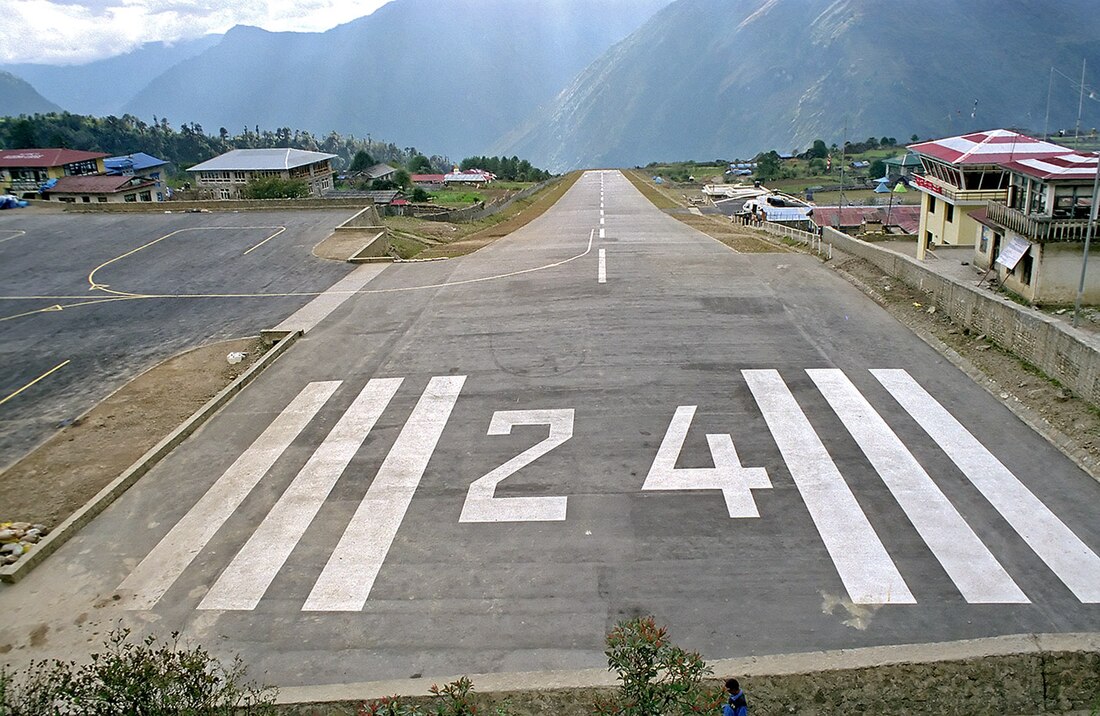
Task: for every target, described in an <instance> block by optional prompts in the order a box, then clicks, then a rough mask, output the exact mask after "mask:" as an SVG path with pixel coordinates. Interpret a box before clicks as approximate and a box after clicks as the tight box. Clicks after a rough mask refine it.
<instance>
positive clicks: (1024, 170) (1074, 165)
mask: <svg viewBox="0 0 1100 716" xmlns="http://www.w3.org/2000/svg"><path fill="white" fill-rule="evenodd" d="M1098 160H1100V157H1098V156H1097V155H1096V154H1091V153H1088V154H1086V153H1084V152H1069V153H1067V154H1061V155H1059V156H1056V157H1043V158H1035V159H1019V160H1015V161H1011V162H1005V164H1004V167H1005V168H1006V169H1008V170H1010V171H1014V172H1019V173H1020V174H1026V175H1027V176H1030V177H1034V178H1036V179H1044V180H1047V181H1089V182H1091V181H1093V180H1094V179H1095V178H1096V165H1097V161H1098Z"/></svg>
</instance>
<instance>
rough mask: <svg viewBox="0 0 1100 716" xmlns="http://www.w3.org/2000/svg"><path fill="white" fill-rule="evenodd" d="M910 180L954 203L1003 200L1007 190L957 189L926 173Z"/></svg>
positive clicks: (979, 202) (914, 176) (1006, 195)
mask: <svg viewBox="0 0 1100 716" xmlns="http://www.w3.org/2000/svg"><path fill="white" fill-rule="evenodd" d="M912 180H913V183H914V184H916V185H917V187H919V188H921V189H925V190H927V191H931V192H933V193H935V194H939V195H940V196H943V197H946V198H947V199H949V200H951V201H952V202H953V203H954V204H956V205H960V204H975V205H977V204H981V203H982V202H984V201H1004V200H1005V199H1007V198H1008V191H1007V190H1005V189H958V188H956V187H954V186H952V185H950V184H948V183H947V182H944V181H941V180H939V179H937V178H936V177H934V176H929V175H927V174H920V175H913V177H912Z"/></svg>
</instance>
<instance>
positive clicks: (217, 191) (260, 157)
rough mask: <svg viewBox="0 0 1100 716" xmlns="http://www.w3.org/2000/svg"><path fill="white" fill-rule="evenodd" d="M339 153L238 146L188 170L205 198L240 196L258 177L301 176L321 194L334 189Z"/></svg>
mask: <svg viewBox="0 0 1100 716" xmlns="http://www.w3.org/2000/svg"><path fill="white" fill-rule="evenodd" d="M335 158H336V155H335V154H324V153H322V152H308V151H305V150H303V149H234V150H233V151H230V152H226V153H225V154H222V155H220V156H217V157H214V158H213V159H211V160H209V161H205V162H202V163H201V164H196V165H195V166H193V167H191V168H190V169H188V170H187V171H188V173H189V174H191V175H192V176H194V177H195V188H196V190H197V191H198V193H199V195H200V196H201V197H202V198H208V199H240V198H243V194H242V190H243V189H244V188H245V186H246V185H247V184H248V183H249V182H250V181H254V180H257V179H267V178H270V177H277V178H279V179H284V180H291V179H298V180H301V181H304V182H305V183H306V185H307V186H309V191H310V194H311V195H313V196H321V195H322V193H324V192H325V191H327V190H329V189H332V188H333V176H334V174H335V172H334V171H333V168H332V160H333V159H335Z"/></svg>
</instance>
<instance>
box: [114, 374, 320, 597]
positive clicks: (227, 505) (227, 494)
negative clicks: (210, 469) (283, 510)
mask: <svg viewBox="0 0 1100 716" xmlns="http://www.w3.org/2000/svg"><path fill="white" fill-rule="evenodd" d="M339 386H340V381H338V380H333V381H325V382H318V383H310V384H309V385H307V386H306V387H305V388H303V389H302V392H300V393H299V394H298V396H297V397H295V398H294V400H293V401H291V403H290V405H288V406H287V407H286V409H285V410H283V412H281V413H279V415H278V417H276V418H275V420H273V421H272V422H271V425H269V426H268V427H267V429H266V430H264V432H263V434H261V435H260V437H258V438H256V441H255V442H253V443H252V445H251V446H249V448H248V449H247V450H245V451H244V453H243V454H242V455H241V456H240V457H239V458H237V460H236V462H234V463H233V464H232V465H230V466H229V469H228V470H226V471H225V473H224V474H223V475H222V476H221V477H219V478H218V480H217V482H215V483H214V485H213V486H212V487H211V488H210V489H209V490H207V491H206V494H204V495H203V496H202V498H201V499H200V500H199V501H198V502H197V503H196V504H195V506H194V507H192V508H191V510H190V511H189V512H188V513H187V514H186V515H184V517H183V519H182V520H180V521H179V522H178V523H177V524H176V526H175V527H173V528H172V529H171V531H169V532H168V534H167V535H165V537H164V539H162V540H161V541H160V542H159V543H158V544H157V546H156V547H154V548H153V551H152V552H150V553H149V554H148V556H146V557H145V559H143V560H142V561H141V563H140V564H139V565H138V566H137V567H136V568H135V569H134V571H133V572H131V573H130V576H128V577H126V579H125V580H123V582H122V584H121V585H119V588H118V591H119V592H120V593H121V594H122V595H123V597H124V599H125V600H126V601H125V602H124V606H126V607H127V608H130V609H150V608H152V606H153V605H154V604H156V603H157V600H159V599H160V598H161V597H162V596H163V595H164V593H165V592H166V591H168V588H169V587H171V586H172V584H173V583H174V582H175V581H176V579H177V578H179V576H180V574H182V573H183V570H185V569H187V566H188V565H189V564H191V562H192V560H194V559H195V557H196V556H197V555H198V553H199V552H200V551H201V550H202V549H203V548H204V547H205V546H206V544H207V542H209V541H210V539H211V538H212V537H213V536H214V534H215V533H216V532H217V531H218V530H219V529H220V528H221V526H222V525H223V524H225V521H226V520H228V519H229V516H230V515H232V514H233V512H234V511H235V510H236V509H237V508H238V507H239V506H240V504H241V502H243V501H244V498H245V497H247V496H248V493H249V492H251V491H252V488H253V487H255V486H256V483H258V482H259V481H260V479H261V478H262V477H263V476H264V475H265V474H267V471H268V470H269V469H271V466H272V465H273V464H275V461H276V460H278V459H279V456H280V455H282V454H283V452H284V451H285V450H286V449H287V447H288V446H289V445H290V444H291V443H292V442H293V441H294V438H296V437H297V436H298V434H299V433H301V432H302V429H303V428H305V426H306V425H308V424H309V421H310V420H312V419H313V417H314V416H315V415H316V414H317V412H318V411H319V410H320V409H321V407H322V406H323V405H324V404H325V402H326V401H327V400H328V399H329V398H330V397H332V394H333V393H335V392H336V389H337V388H338V387H339Z"/></svg>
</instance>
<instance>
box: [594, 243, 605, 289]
mask: <svg viewBox="0 0 1100 716" xmlns="http://www.w3.org/2000/svg"><path fill="white" fill-rule="evenodd" d="M596 281H597V283H607V253H606V252H605V251H604V250H603V249H600V261H599V266H598V268H597V270H596Z"/></svg>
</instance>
